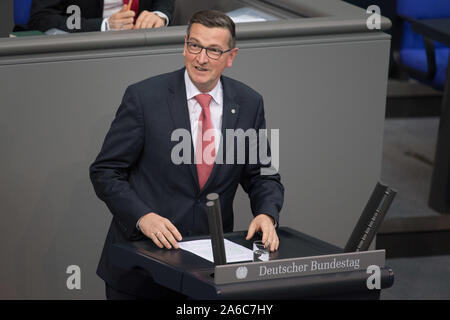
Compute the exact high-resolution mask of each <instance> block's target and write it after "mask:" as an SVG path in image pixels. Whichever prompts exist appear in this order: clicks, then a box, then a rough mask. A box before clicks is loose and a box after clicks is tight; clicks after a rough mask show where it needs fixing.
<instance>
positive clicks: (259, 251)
mask: <svg viewBox="0 0 450 320" xmlns="http://www.w3.org/2000/svg"><path fill="white" fill-rule="evenodd" d="M269 254H270V244H269V243H267V247H264V243H263V242H262V241H261V240H257V241H254V242H253V261H269Z"/></svg>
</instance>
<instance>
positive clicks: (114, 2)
mask: <svg viewBox="0 0 450 320" xmlns="http://www.w3.org/2000/svg"><path fill="white" fill-rule="evenodd" d="M122 7H123V0H104V1H103V22H102V26H101V29H100V30H101V31H108V30H109V25H108V19H109V17H111V16H112V15H113V14H114V13H116V12H117V11H120V9H122ZM153 13H154V14H156V15H158V16H160V17H161V18H164V19H165V20H166V26H167V25H168V24H169V18H168V17H167V16H166V15H165V14H164V13H162V12H161V11H153ZM136 14H137V13H136Z"/></svg>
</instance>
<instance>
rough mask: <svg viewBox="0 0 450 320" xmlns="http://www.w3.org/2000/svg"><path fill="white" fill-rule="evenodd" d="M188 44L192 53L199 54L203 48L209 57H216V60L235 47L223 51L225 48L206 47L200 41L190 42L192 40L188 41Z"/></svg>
mask: <svg viewBox="0 0 450 320" xmlns="http://www.w3.org/2000/svg"><path fill="white" fill-rule="evenodd" d="M186 44H187V49H188V51H189V52H190V53H192V54H199V53H200V52H202V50H203V49H205V51H206V55H207V56H208V57H209V58H211V59H214V60H218V59H219V58H220V57H221V56H222V55H223V54H224V53H227V52H229V51H231V50H233V49H228V50H225V51H223V50H220V49H217V48H206V47H203V46H201V45H199V44H198V43H195V42H190V41H188V42H186Z"/></svg>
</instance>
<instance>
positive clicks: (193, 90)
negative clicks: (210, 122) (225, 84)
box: [184, 70, 222, 104]
mask: <svg viewBox="0 0 450 320" xmlns="http://www.w3.org/2000/svg"><path fill="white" fill-rule="evenodd" d="M184 83H185V85H186V98H187V99H188V100H190V99H192V98H194V97H195V96H196V95H198V94H202V92H200V90H198V89H197V87H196V86H195V84H194V83H193V82H192V80H191V78H189V75H188V73H187V70H184ZM206 93H207V94H209V95H211V97H212V98H213V99H214V101H215V102H216V103H217V104H221V102H220V101H221V97H222V82H221V81H220V79H219V81H218V82H217V84H216V86H215V87H214V88H213V89H212V90H211V91H209V92H206Z"/></svg>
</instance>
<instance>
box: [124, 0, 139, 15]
mask: <svg viewBox="0 0 450 320" xmlns="http://www.w3.org/2000/svg"><path fill="white" fill-rule="evenodd" d="M129 2H130V0H123V4H128V3H129ZM130 10H133V11H134V13H136V15H135V18H136V17H137V14H138V12H139V0H133V3H132V4H131V8H130Z"/></svg>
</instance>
